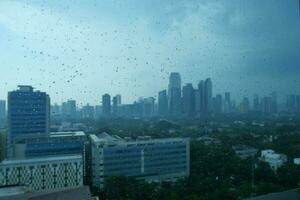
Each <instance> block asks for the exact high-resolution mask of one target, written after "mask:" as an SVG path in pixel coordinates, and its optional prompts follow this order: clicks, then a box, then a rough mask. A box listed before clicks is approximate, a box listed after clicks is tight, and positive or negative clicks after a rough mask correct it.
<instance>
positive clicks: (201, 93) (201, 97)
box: [196, 80, 205, 115]
mask: <svg viewBox="0 0 300 200" xmlns="http://www.w3.org/2000/svg"><path fill="white" fill-rule="evenodd" d="M198 91H199V94H198V95H199V96H198V98H199V100H200V101H199V102H198V104H199V113H198V114H199V115H201V114H203V113H204V98H205V85H204V81H203V80H201V81H200V82H199V84H198ZM196 104H197V103H196Z"/></svg>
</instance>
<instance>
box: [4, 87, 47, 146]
mask: <svg viewBox="0 0 300 200" xmlns="http://www.w3.org/2000/svg"><path fill="white" fill-rule="evenodd" d="M49 126H50V98H49V96H48V95H47V94H46V93H45V92H40V91H33V87H31V86H19V89H18V90H16V91H12V92H9V93H8V130H9V135H8V142H9V143H10V144H11V143H12V142H13V140H14V139H15V138H16V137H18V136H22V137H23V136H25V135H27V134H44V135H45V134H49Z"/></svg>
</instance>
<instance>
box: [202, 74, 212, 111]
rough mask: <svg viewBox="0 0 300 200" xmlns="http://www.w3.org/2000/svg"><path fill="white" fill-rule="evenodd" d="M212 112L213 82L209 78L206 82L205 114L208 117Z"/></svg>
mask: <svg viewBox="0 0 300 200" xmlns="http://www.w3.org/2000/svg"><path fill="white" fill-rule="evenodd" d="M211 111H212V81H211V79H210V78H207V79H206V80H205V82H204V114H206V115H208V114H210V113H211Z"/></svg>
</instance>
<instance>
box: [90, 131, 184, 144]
mask: <svg viewBox="0 0 300 200" xmlns="http://www.w3.org/2000/svg"><path fill="white" fill-rule="evenodd" d="M90 138H91V140H92V141H93V142H105V143H110V144H124V145H134V144H141V143H143V144H150V143H155V142H182V141H183V140H185V141H186V140H189V139H188V138H160V139H151V138H149V136H142V137H138V138H137V139H136V140H133V139H130V140H128V138H124V139H123V138H121V137H119V136H117V135H109V134H108V133H105V132H104V133H101V134H98V135H90Z"/></svg>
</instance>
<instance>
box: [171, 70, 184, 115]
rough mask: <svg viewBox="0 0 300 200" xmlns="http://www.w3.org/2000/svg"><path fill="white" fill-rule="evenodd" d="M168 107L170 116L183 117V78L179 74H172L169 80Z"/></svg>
mask: <svg viewBox="0 0 300 200" xmlns="http://www.w3.org/2000/svg"><path fill="white" fill-rule="evenodd" d="M168 107H169V114H170V116H172V117H179V116H180V115H181V77H180V74H179V73H178V72H172V73H171V75H170V78H169V89H168Z"/></svg>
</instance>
